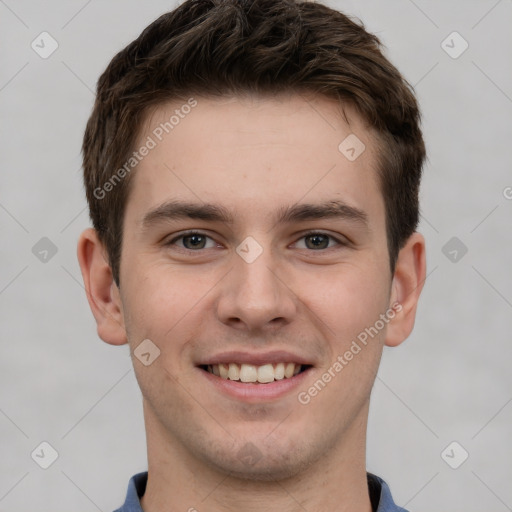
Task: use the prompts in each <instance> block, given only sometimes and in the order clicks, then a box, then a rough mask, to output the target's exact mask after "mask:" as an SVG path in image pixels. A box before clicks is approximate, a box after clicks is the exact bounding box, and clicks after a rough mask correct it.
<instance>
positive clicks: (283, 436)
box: [78, 95, 425, 512]
mask: <svg viewBox="0 0 512 512" xmlns="http://www.w3.org/2000/svg"><path fill="white" fill-rule="evenodd" d="M196 99H197V101H198V105H197V106H196V107H195V108H194V109H193V110H192V112H191V113H190V114H188V116H186V117H185V118H184V119H183V120H181V121H180V124H179V125H177V126H176V127H175V128H174V130H173V131H172V132H171V133H170V134H168V135H167V136H165V137H164V139H163V140H162V142H160V143H159V144H158V145H157V147H156V148H154V149H153V150H151V151H150V153H149V154H148V155H147V156H146V157H145V158H144V160H143V161H142V162H141V163H140V164H139V165H138V167H137V169H136V171H134V175H133V176H132V180H133V181H132V183H131V192H130V195H129V198H128V202H127V207H126V212H125V218H124V228H123V229H124V238H123V246H122V255H121V266H120V288H118V287H117V286H116V285H115V283H114V282H113V280H112V274H111V271H110V268H109V266H108V263H107V258H106V255H105V250H104V248H103V246H102V245H101V243H100V242H99V240H98V237H97V235H96V233H95V231H94V230H93V229H88V230H86V231H84V233H83V234H82V235H81V237H80V240H79V243H78V258H79V262H80V266H81V270H82V275H83V278H84V283H85V287H86V291H87V297H88V300H89V303H90V306H91V309H92V312H93V314H94V316H95V319H96V321H97V325H98V334H99V336H100V337H101V338H102V339H103V340H104V341H105V342H107V343H110V344H114V345H122V344H124V343H129V344H130V349H131V352H132V358H133V364H134V369H135V373H136V376H137V379H138V382H139V385H140V387H141V391H142V395H143V407H144V419H145V425H146V431H147V444H148V466H149V467H148V470H149V478H148V485H147V489H146V493H145V495H144V496H143V498H142V506H143V508H144V510H145V511H146V512H156V511H158V510H164V509H165V510H184V511H185V510H189V509H191V508H195V509H197V510H198V511H202V510H208V511H211V512H215V511H234V510H237V511H239V510H245V511H248V512H251V511H261V510H269V511H274V510H275V511H281V512H282V511H289V512H291V511H299V510H300V511H303V510H315V511H331V512H332V511H333V510H336V511H340V512H341V511H347V512H348V511H349V510H350V511H351V512H354V511H356V512H369V511H371V506H370V501H369V496H368V489H367V483H366V469H365V456H366V454H365V442H366V425H367V419H368V406H369V399H370V392H371V388H372V386H373V383H374V379H375V376H376V372H377V369H378V365H379V362H380V358H381V354H382V350H383V347H384V345H388V346H396V345H398V344H400V343H401V342H402V341H404V340H405V339H406V338H407V336H408V335H409V334H410V332H411V330H412V328H413V325H414V318H415V314H416V308H417V303H418V299H419V296H420V293H421V289H422V286H423V282H424V279H425V242H424V238H423V237H422V235H420V234H419V233H414V234H413V235H412V236H411V237H410V239H409V240H408V241H407V243H406V244H405V246H404V247H403V248H402V250H401V251H400V254H399V258H398V261H397V265H396V270H395V273H394V275H391V273H390V269H389V256H388V248H387V240H386V230H385V213H384V201H383V197H382V195H381V192H380V190H379V184H378V181H377V175H376V154H377V152H378V148H377V145H376V141H375V138H374V134H373V133H372V132H371V130H370V129H369V128H368V127H366V126H365V124H364V123H363V121H362V120H361V118H360V117H359V116H358V115H357V114H356V112H355V111H354V110H353V109H351V108H350V107H349V106H345V107H344V111H345V114H346V115H347V120H348V121H349V123H350V124H347V122H346V120H345V119H344V117H343V116H342V115H341V113H340V111H339V109H338V108H337V105H336V104H335V103H334V102H332V101H331V100H329V99H326V98H323V97H314V96H312V97H308V98H307V97H305V96H300V95H294V96H291V97H281V98H270V97H251V98H239V97H237V98H223V99H218V98H217V99H206V98H196ZM177 107H179V105H178V104H176V103H172V104H165V105H161V106H160V107H158V108H157V109H156V110H155V111H154V112H152V114H151V115H150V116H149V117H148V119H147V120H146V123H144V130H143V132H142V133H141V134H140V141H141V142H142V141H144V140H145V139H146V137H147V136H148V135H150V134H151V130H152V129H154V127H155V126H157V125H158V124H159V123H161V122H163V121H165V120H167V119H169V117H170V115H172V113H173V111H174V109H176V108H177ZM351 133H354V134H356V135H357V137H358V138H359V139H361V140H362V141H363V142H364V143H365V145H366V150H365V151H364V152H363V153H362V154H361V155H360V156H359V157H358V158H357V159H356V160H355V161H353V162H351V161H349V160H348V159H347V158H345V156H344V155H343V154H342V153H340V151H339V150H338V145H339V144H340V142H341V141H343V140H344V139H345V138H346V137H347V136H348V135H349V134H351ZM170 199H179V200H183V201H190V202H194V203H198V204H203V203H214V204H217V205H222V206H224V207H225V208H227V209H229V211H230V212H232V214H233V217H234V223H233V224H227V223H225V222H218V221H215V222H212V221H205V220H198V219H188V218H184V219H178V220H176V219H174V220H173V219H171V220H163V221H161V222H158V223H155V224H152V225H150V226H149V227H147V228H144V226H143V223H142V219H143V218H144V216H145V215H146V214H147V212H149V211H150V210H152V209H154V208H155V207H157V206H159V205H160V204H162V203H164V202H165V201H168V200H170ZM332 200H338V201H343V202H344V203H346V204H348V205H351V206H353V207H356V208H358V209H360V210H362V211H363V212H365V214H366V216H367V225H366V226H365V225H364V224H363V223H360V222H357V221H354V220H353V219H347V218H327V219H316V220H309V221H294V222H292V223H288V224H280V223H276V222H275V218H274V216H275V212H276V211H277V210H278V208H280V207H286V206H291V205H294V204H296V203H299V204H302V203H306V202H307V203H314V204H318V203H324V202H328V201H332ZM188 229H197V230H200V231H201V232H202V233H204V235H205V236H207V237H209V238H206V239H199V240H200V241H201V240H204V242H203V244H204V245H201V244H199V249H197V248H194V247H196V246H194V245H193V244H191V240H190V239H183V238H181V239H178V240H176V238H177V237H178V236H179V235H180V234H182V233H183V231H185V230H188ZM308 230H315V231H320V232H321V233H325V234H327V235H330V236H331V237H334V238H323V237H321V239H320V241H321V244H320V245H321V248H320V249H319V248H317V247H316V246H314V245H313V244H312V240H311V237H305V233H306V232H307V231H308ZM248 236H251V237H253V238H254V239H255V240H256V241H257V242H258V244H259V245H260V246H261V248H262V250H263V252H262V253H261V254H260V255H259V257H258V258H257V259H256V260H255V261H254V262H252V263H247V262H246V261H245V260H244V259H242V258H241V257H240V256H239V255H238V254H237V252H236V248H237V246H238V245H239V244H240V243H241V242H242V240H244V239H245V238H246V237H248ZM336 240H340V242H343V241H345V242H346V243H345V244H341V243H338V242H337V241H336ZM172 241H174V242H173V244H169V242H172ZM196 242H197V239H196ZM166 243H167V245H166ZM184 244H187V245H184ZM322 244H323V245H322ZM187 248H188V250H187ZM396 302H398V303H399V304H400V305H401V310H400V312H397V313H396V315H394V318H393V319H392V320H389V323H387V324H386V326H385V328H383V329H381V330H380V331H379V334H378V335H377V336H375V337H374V338H372V339H371V341H370V342H369V343H368V344H367V345H366V346H365V347H364V348H363V349H362V350H361V351H360V352H359V353H358V354H357V355H356V356H354V358H353V359H352V360H351V361H350V362H348V364H347V365H346V366H344V368H343V370H342V371H341V372H339V373H336V376H335V377H334V378H332V380H331V381H330V382H329V383H328V384H327V385H326V386H325V388H324V389H322V390H321V391H320V392H319V393H318V394H317V395H316V396H315V397H314V398H313V399H311V401H310V402H309V403H308V404H307V405H303V404H301V403H300V402H299V401H298V399H297V392H298V391H304V390H306V391H307V389H308V388H309V387H310V386H312V385H313V384H314V382H315V381H317V380H318V379H319V378H321V376H322V374H323V373H324V372H326V371H327V370H328V369H329V368H330V367H332V365H333V363H334V362H335V361H336V358H337V356H338V355H343V354H344V353H345V352H346V351H347V350H348V349H349V347H350V345H351V343H352V341H353V340H355V339H356V337H357V335H358V334H359V333H361V332H362V331H364V329H365V328H368V327H370V326H373V325H374V324H375V322H376V321H377V320H378V319H379V315H381V314H383V313H385V311H386V310H387V309H388V308H389V307H390V306H391V305H393V304H394V303H396ZM144 339H150V340H151V341H152V342H153V343H154V344H155V345H156V346H158V348H159V349H160V356H159V357H158V358H157V359H156V360H155V361H154V362H153V363H152V364H150V365H148V366H145V365H143V364H141V362H140V361H139V360H138V359H137V358H136V357H134V356H133V351H134V350H135V349H136V348H137V346H138V345H139V344H140V343H141V341H142V340H144ZM274 349H275V350H281V349H282V350H288V351H290V352H292V353H294V354H299V355H301V356H303V357H305V358H307V359H308V360H309V361H311V364H312V365H313V368H312V369H311V370H309V372H308V374H307V377H305V380H304V382H303V383H301V385H300V388H299V389H297V390H294V391H293V392H291V393H288V394H286V395H285V396H283V397H281V398H278V399H270V400H267V401H259V402H254V403H251V402H250V401H242V400H239V399H235V398H233V397H229V396H227V395H225V394H223V393H222V392H220V391H219V390H218V389H217V388H215V387H214V386H212V385H211V384H210V382H209V381H208V380H207V379H206V378H205V377H204V376H203V375H202V374H200V373H199V372H202V371H203V370H200V369H198V368H197V367H196V364H197V363H198V361H201V360H204V359H205V358H208V357H212V356H213V355H215V354H218V353H220V352H223V351H227V350H245V351H250V352H253V353H254V352H263V351H269V350H274ZM247 443H252V445H253V446H254V447H256V450H257V454H258V460H257V462H255V463H252V464H248V463H247V461H245V462H244V461H243V460H241V456H240V450H242V449H243V448H244V446H246V445H247Z"/></svg>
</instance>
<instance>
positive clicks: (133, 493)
mask: <svg viewBox="0 0 512 512" xmlns="http://www.w3.org/2000/svg"><path fill="white" fill-rule="evenodd" d="M367 478H368V488H369V490H370V498H371V500H372V505H373V504H374V503H375V505H377V510H375V512H407V510H405V509H403V508H401V507H399V506H398V505H395V502H394V501H393V498H392V497H391V491H390V490H389V487H388V484H386V482H384V480H382V478H379V477H378V476H376V475H373V474H371V473H367ZM147 481H148V472H147V471H144V472H143V473H137V474H136V475H134V476H132V478H130V482H129V483H128V491H127V493H126V500H125V502H124V505H123V506H122V507H121V508H118V509H117V510H115V511H114V512H143V510H142V507H141V506H140V498H141V497H142V496H143V495H144V492H145V491H146V483H147ZM375 505H374V506H375Z"/></svg>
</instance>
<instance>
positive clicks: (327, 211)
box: [142, 200, 368, 230]
mask: <svg viewBox="0 0 512 512" xmlns="http://www.w3.org/2000/svg"><path fill="white" fill-rule="evenodd" d="M234 218H235V216H234V215H233V214H232V213H231V212H230V211H229V210H228V209H226V208H225V207H224V206H221V205H216V204H211V203H203V204H199V203H190V202H185V201H180V200H173V201H167V202H165V203H163V204H161V205H160V206H157V207H156V208H154V209H153V210H150V211H149V212H148V213H146V215H144V218H143V219H142V228H143V230H147V229H149V228H150V227H151V226H153V225H154V224H158V223H160V222H165V221H169V220H178V219H197V220H205V221H210V222H222V223H226V224H233V223H234ZM332 218H338V219H345V220H350V221H355V222H356V223H358V224H361V225H362V226H363V227H365V228H368V215H367V214H366V213H365V212H364V211H363V210H361V209H359V208H356V207H355V206H351V205H348V204H346V203H344V202H343V201H339V200H333V201H327V202H324V203H319V204H315V203H301V204H294V205H291V206H283V207H281V208H279V209H278V210H277V211H276V214H275V219H276V220H275V224H290V223H293V222H299V221H310V220H318V219H332Z"/></svg>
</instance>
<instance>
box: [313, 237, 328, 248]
mask: <svg viewBox="0 0 512 512" xmlns="http://www.w3.org/2000/svg"><path fill="white" fill-rule="evenodd" d="M308 238H309V240H311V241H312V243H313V246H314V248H315V249H318V248H319V247H321V248H325V247H326V245H325V242H326V241H327V237H326V236H325V235H310V236H309V237H308ZM322 242H323V243H322Z"/></svg>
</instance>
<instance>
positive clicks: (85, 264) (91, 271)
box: [77, 228, 127, 345]
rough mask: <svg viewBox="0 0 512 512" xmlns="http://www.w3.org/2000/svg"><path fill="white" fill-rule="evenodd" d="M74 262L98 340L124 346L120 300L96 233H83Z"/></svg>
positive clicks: (125, 339)
mask: <svg viewBox="0 0 512 512" xmlns="http://www.w3.org/2000/svg"><path fill="white" fill-rule="evenodd" d="M77 256H78V262H79V264H80V270H81V272H82V278H83V280H84V286H85V292H86V294H87V300H88V301H89V306H90V307H91V311H92V314H93V315H94V318H95V320H96V324H97V330H98V336H99V337H100V338H101V339H102V340H103V341H105V342H106V343H110V344H111V345H123V344H125V343H126V342H127V338H126V330H125V325H124V317H123V312H122V303H121V297H120V294H119V290H118V288H117V285H116V284H115V282H114V279H113V276H112V270H111V268H110V265H109V264H108V260H107V258H106V255H105V249H104V246H103V244H102V243H101V241H100V240H99V238H98V234H97V232H96V231H95V230H94V229H92V228H88V229H86V230H85V231H84V232H83V233H82V234H81V235H80V238H79V240H78V246H77Z"/></svg>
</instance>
